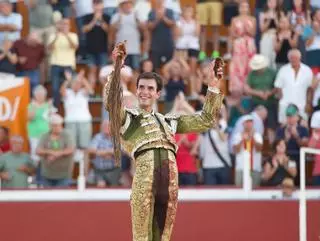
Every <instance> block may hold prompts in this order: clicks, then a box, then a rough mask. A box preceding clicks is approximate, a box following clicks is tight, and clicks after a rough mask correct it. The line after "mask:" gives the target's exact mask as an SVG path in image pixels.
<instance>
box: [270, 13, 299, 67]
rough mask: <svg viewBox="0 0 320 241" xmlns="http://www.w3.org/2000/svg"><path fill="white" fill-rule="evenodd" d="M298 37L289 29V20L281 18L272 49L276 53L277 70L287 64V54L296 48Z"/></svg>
mask: <svg viewBox="0 0 320 241" xmlns="http://www.w3.org/2000/svg"><path fill="white" fill-rule="evenodd" d="M298 38H299V35H298V34H295V32H294V31H293V30H292V29H291V26H290V22H289V19H288V18H287V17H281V18H280V22H279V28H278V30H277V33H276V37H275V39H274V49H275V51H276V65H277V69H278V70H279V69H280V68H281V67H282V66H283V65H285V64H287V63H288V62H289V60H288V54H289V51H290V50H291V49H294V48H296V47H297V46H298Z"/></svg>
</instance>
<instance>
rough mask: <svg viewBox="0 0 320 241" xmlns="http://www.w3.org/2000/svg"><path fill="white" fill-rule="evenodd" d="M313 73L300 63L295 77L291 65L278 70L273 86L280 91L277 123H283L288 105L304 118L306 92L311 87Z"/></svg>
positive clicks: (305, 115)
mask: <svg viewBox="0 0 320 241" xmlns="http://www.w3.org/2000/svg"><path fill="white" fill-rule="evenodd" d="M312 79H313V73H312V70H311V69H310V67H308V66H307V65H305V64H303V63H301V65H300V69H299V72H298V74H297V76H296V77H295V72H294V69H293V68H292V66H291V64H290V63H289V64H286V65H284V66H283V67H281V69H280V70H279V72H278V74H277V78H276V81H275V83H274V86H275V87H276V88H279V89H281V90H282V98H281V100H280V101H279V122H280V123H284V121H285V119H286V118H285V110H286V108H287V106H288V105H289V104H295V105H297V106H298V108H299V114H300V115H301V116H302V117H303V118H306V117H307V114H306V113H305V106H306V103H307V90H308V88H309V87H310V86H311V85H312Z"/></svg>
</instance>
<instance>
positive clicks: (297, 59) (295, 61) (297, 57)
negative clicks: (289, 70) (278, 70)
mask: <svg viewBox="0 0 320 241" xmlns="http://www.w3.org/2000/svg"><path fill="white" fill-rule="evenodd" d="M289 61H290V63H291V65H292V66H293V67H295V66H299V65H300V62H301V56H300V55H299V54H292V55H291V56H290V59H289Z"/></svg>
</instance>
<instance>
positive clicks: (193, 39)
mask: <svg viewBox="0 0 320 241" xmlns="http://www.w3.org/2000/svg"><path fill="white" fill-rule="evenodd" d="M193 15H194V10H193V7H191V6H187V7H185V8H184V9H183V11H182V16H181V18H180V20H179V21H178V22H177V28H176V29H177V35H178V37H177V40H176V49H177V51H182V52H185V53H186V57H187V60H188V61H189V63H190V70H191V75H192V78H191V82H190V88H191V90H192V91H191V93H195V86H194V85H195V83H194V82H195V79H194V77H195V74H196V70H197V58H198V55H199V48H200V45H199V34H200V25H199V24H198V22H197V21H196V20H195V19H194V16H193Z"/></svg>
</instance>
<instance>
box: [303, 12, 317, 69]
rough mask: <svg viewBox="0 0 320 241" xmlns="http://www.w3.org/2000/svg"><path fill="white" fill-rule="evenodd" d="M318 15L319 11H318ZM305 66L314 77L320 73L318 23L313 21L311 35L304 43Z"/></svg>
mask: <svg viewBox="0 0 320 241" xmlns="http://www.w3.org/2000/svg"><path fill="white" fill-rule="evenodd" d="M318 11H319V13H320V10H318ZM306 46H307V47H306V57H307V65H308V66H309V67H311V69H312V72H313V74H314V75H316V74H318V73H320V59H319V54H320V21H317V20H313V22H312V34H311V36H310V37H309V38H308V39H307V41H306Z"/></svg>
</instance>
